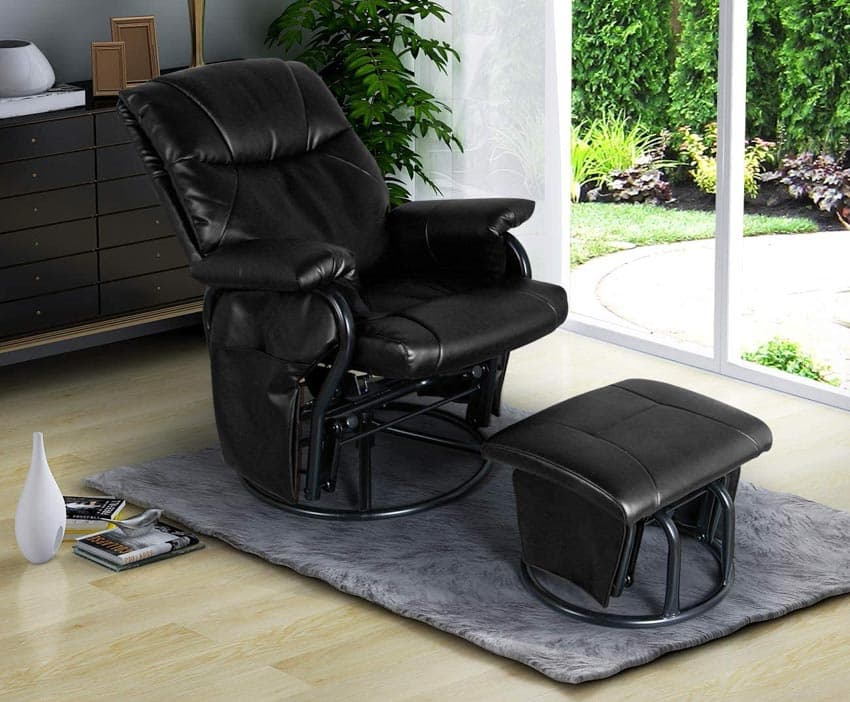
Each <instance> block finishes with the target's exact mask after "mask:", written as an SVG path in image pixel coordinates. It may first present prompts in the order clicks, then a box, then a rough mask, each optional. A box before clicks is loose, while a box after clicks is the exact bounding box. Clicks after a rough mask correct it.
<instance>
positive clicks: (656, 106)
mask: <svg viewBox="0 0 850 702" xmlns="http://www.w3.org/2000/svg"><path fill="white" fill-rule="evenodd" d="M670 2H671V0H575V2H573V115H574V117H575V120H576V121H577V122H583V121H590V120H594V119H597V118H600V117H603V116H604V115H605V114H616V113H620V112H622V113H624V114H625V115H626V116H627V117H630V118H632V119H640V121H641V122H643V124H644V125H646V126H647V127H649V128H650V129H653V130H660V129H662V128H664V127H666V126H668V124H667V78H668V75H669V73H670V70H669V65H670V58H671V50H672V32H671V29H670Z"/></svg>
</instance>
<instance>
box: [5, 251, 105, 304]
mask: <svg viewBox="0 0 850 702" xmlns="http://www.w3.org/2000/svg"><path fill="white" fill-rule="evenodd" d="M96 284H97V254H96V253H94V252H93V251H92V252H91V253H84V254H77V255H76V256H65V257H63V258H53V259H51V260H49V261H39V262H38V263H27V264H25V265H23V266H12V267H11V268H4V269H2V270H0V302H6V301H8V300H17V299H19V298H22V297H34V296H35V295H46V294H47V293H52V292H58V291H60V290H70V289H71V288H81V287H83V286H84V285H96Z"/></svg>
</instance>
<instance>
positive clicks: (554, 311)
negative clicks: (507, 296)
mask: <svg viewBox="0 0 850 702" xmlns="http://www.w3.org/2000/svg"><path fill="white" fill-rule="evenodd" d="M516 292H518V293H520V294H521V295H527V296H528V297H533V298H534V299H535V300H539V301H540V302H543V303H545V304H546V305H547V306H548V307H549V309H550V310H552V314H553V315H554V316H555V319H558V310H556V309H555V307H554V305H552V303H551V302H549V300H547V299H546V298H545V297H543V296H542V295H538V294H537V293H534V292H531V291H530V290H517V291H516Z"/></svg>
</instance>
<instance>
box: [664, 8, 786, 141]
mask: <svg viewBox="0 0 850 702" xmlns="http://www.w3.org/2000/svg"><path fill="white" fill-rule="evenodd" d="M787 1H788V0H750V2H749V32H748V33H749V39H748V45H749V51H748V54H749V55H748V60H747V133H748V134H750V135H752V136H760V137H762V138H763V139H775V138H776V136H777V118H778V114H779V104H780V100H779V91H778V90H777V83H778V80H779V76H780V73H781V67H780V64H779V62H778V60H777V57H778V56H779V53H780V48H781V47H782V37H783V33H784V30H783V29H782V24H781V22H780V18H779V13H780V7H781V5H782V3H784V2H787ZM719 14H720V13H719V3H718V0H708V1H706V0H681V2H680V11H679V22H680V24H681V27H682V29H681V34H680V36H679V43H678V46H677V49H676V58H675V62H674V67H673V75H672V76H671V77H670V108H669V121H670V123H671V125H672V126H682V125H687V126H689V127H692V128H693V129H697V130H699V129H702V128H703V127H704V126H705V125H706V124H708V123H709V122H714V121H716V120H717V35H718V25H719Z"/></svg>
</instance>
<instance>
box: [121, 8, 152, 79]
mask: <svg viewBox="0 0 850 702" xmlns="http://www.w3.org/2000/svg"><path fill="white" fill-rule="evenodd" d="M109 22H110V25H111V27H112V41H113V42H124V44H125V46H126V49H125V51H126V63H127V85H128V86H133V85H138V84H139V83H144V82H145V81H148V80H150V79H151V78H156V77H157V76H158V75H159V47H158V46H157V41H156V18H155V17H154V16H153V15H145V16H141V17H110V19H109Z"/></svg>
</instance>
